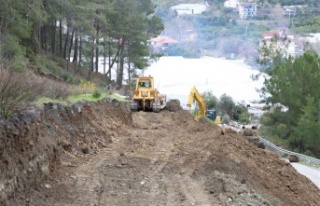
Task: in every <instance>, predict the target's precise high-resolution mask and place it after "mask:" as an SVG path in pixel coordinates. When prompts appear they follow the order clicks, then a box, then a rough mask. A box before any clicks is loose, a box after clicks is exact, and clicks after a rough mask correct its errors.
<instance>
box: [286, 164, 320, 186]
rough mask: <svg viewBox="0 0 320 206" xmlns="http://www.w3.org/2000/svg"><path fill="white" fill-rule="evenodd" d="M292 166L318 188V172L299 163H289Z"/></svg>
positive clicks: (319, 175)
mask: <svg viewBox="0 0 320 206" xmlns="http://www.w3.org/2000/svg"><path fill="white" fill-rule="evenodd" d="M291 164H292V166H293V167H294V168H295V169H296V170H297V171H298V172H299V173H300V174H303V175H304V176H306V177H307V178H309V179H310V180H311V181H312V182H313V183H314V184H315V185H317V186H318V187H319V188H320V170H317V169H313V168H311V167H307V166H305V165H302V164H299V163H291Z"/></svg>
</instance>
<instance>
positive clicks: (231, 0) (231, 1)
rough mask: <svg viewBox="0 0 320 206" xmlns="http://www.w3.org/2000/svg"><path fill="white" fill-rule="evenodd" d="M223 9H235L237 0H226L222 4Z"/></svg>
mask: <svg viewBox="0 0 320 206" xmlns="http://www.w3.org/2000/svg"><path fill="white" fill-rule="evenodd" d="M223 5H224V8H229V9H237V7H238V5H239V0H227V1H225V2H224V4H223Z"/></svg>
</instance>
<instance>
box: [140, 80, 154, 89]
mask: <svg viewBox="0 0 320 206" xmlns="http://www.w3.org/2000/svg"><path fill="white" fill-rule="evenodd" d="M151 85H152V84H151V82H150V81H142V82H139V87H146V88H151Z"/></svg>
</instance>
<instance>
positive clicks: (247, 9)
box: [238, 2, 257, 19]
mask: <svg viewBox="0 0 320 206" xmlns="http://www.w3.org/2000/svg"><path fill="white" fill-rule="evenodd" d="M238 11H239V16H240V19H248V18H252V17H254V16H257V3H255V2H243V3H240V4H239V5H238Z"/></svg>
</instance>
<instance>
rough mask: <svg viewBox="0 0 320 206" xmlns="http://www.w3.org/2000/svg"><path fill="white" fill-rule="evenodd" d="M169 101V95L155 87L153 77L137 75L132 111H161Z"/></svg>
mask: <svg viewBox="0 0 320 206" xmlns="http://www.w3.org/2000/svg"><path fill="white" fill-rule="evenodd" d="M166 103H167V96H166V95H165V94H160V92H159V91H158V90H157V89H156V88H155V87H154V79H153V77H150V76H148V77H137V78H136V79H135V88H134V92H133V95H132V100H131V111H139V110H143V111H153V112H160V111H161V110H162V109H164V107H165V106H166Z"/></svg>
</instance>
